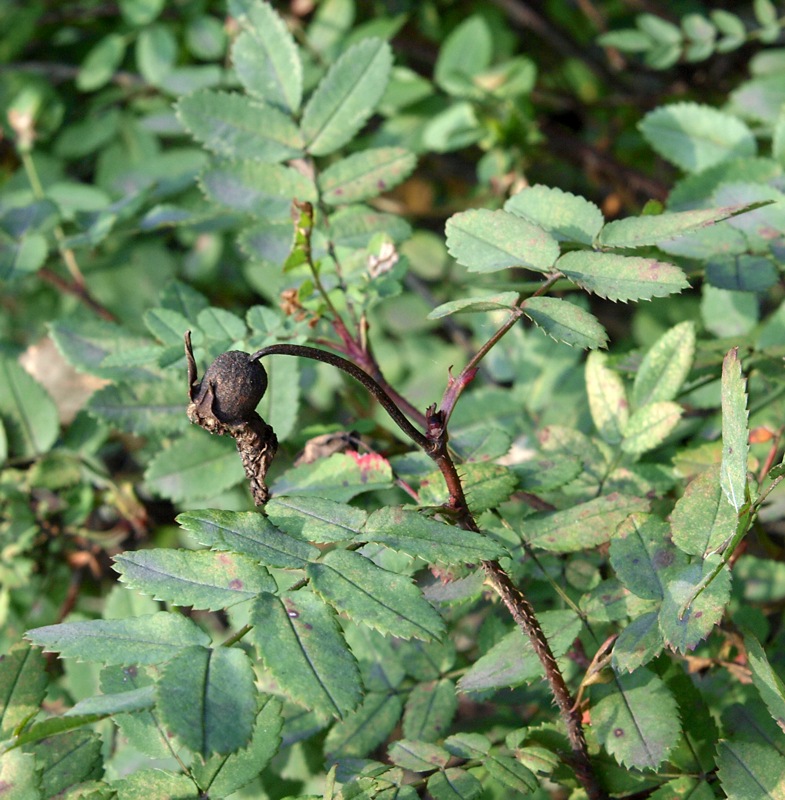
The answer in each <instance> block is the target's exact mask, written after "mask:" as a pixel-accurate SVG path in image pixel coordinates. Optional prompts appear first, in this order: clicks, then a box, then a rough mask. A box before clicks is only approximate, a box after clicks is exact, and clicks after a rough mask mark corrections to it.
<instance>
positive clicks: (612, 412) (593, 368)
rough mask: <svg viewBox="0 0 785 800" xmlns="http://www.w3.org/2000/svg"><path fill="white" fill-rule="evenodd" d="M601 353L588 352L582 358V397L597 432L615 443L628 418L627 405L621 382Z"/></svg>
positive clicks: (620, 436)
mask: <svg viewBox="0 0 785 800" xmlns="http://www.w3.org/2000/svg"><path fill="white" fill-rule="evenodd" d="M607 363H608V357H607V356H606V355H605V353H590V354H589V357H588V358H587V359H586V368H585V373H586V394H587V395H588V398H589V410H590V412H591V416H592V420H593V422H594V425H595V427H596V428H597V431H598V432H599V434H600V436H602V438H603V439H604V440H605V441H606V442H608V443H610V444H618V443H619V442H620V441H621V440H622V438H623V436H624V428H625V426H626V425H627V420H628V419H629V404H628V403H627V393H626V391H625V389H624V383H623V382H622V379H621V377H620V376H619V374H618V373H617V372H615V371H614V370H612V369H611V368H610V367H608V366H607Z"/></svg>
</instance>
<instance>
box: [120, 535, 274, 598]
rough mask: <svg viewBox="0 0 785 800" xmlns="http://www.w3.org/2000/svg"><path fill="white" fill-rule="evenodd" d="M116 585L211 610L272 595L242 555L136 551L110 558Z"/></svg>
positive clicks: (267, 579) (262, 573)
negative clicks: (119, 581)
mask: <svg viewBox="0 0 785 800" xmlns="http://www.w3.org/2000/svg"><path fill="white" fill-rule="evenodd" d="M114 561H115V565H116V566H115V569H116V570H117V572H119V573H120V580H121V581H122V582H123V583H125V584H128V585H129V586H132V587H133V588H134V589H137V590H138V591H140V592H142V594H148V595H151V596H152V597H154V598H155V599H156V600H165V601H166V602H168V603H172V604H173V605H176V606H191V607H193V608H199V609H207V610H208V611H216V610H217V609H221V608H229V607H230V606H233V605H236V604H237V603H242V602H245V601H246V600H250V599H251V598H253V597H255V596H256V595H257V594H259V592H274V591H275V589H276V583H275V581H274V580H273V578H272V576H271V575H270V573H269V572H267V570H266V569H265V568H264V567H261V566H259V563H258V562H257V561H255V560H254V559H252V558H249V557H248V556H243V555H239V554H237V553H216V552H213V551H212V550H171V549H168V548H160V549H156V550H137V551H136V552H127V553H121V554H120V555H118V556H115V557H114Z"/></svg>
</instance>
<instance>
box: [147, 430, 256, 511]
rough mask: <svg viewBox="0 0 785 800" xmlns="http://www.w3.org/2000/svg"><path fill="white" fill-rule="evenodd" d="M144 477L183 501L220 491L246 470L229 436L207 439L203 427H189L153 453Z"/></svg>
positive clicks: (154, 487) (152, 486)
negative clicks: (171, 441) (174, 439)
mask: <svg viewBox="0 0 785 800" xmlns="http://www.w3.org/2000/svg"><path fill="white" fill-rule="evenodd" d="M144 477H145V483H146V484H147V486H148V487H149V488H150V489H151V490H152V491H154V492H155V493H156V494H158V495H161V496H162V497H168V498H169V499H170V500H174V501H176V502H183V501H188V500H191V501H193V500H197V499H199V498H203V497H216V496H218V495H220V494H221V493H222V492H223V491H225V490H226V489H229V488H230V487H232V486H236V485H237V484H238V483H240V482H241V481H243V480H244V479H245V470H243V464H242V461H241V460H240V457H239V456H238V455H237V448H236V447H235V444H234V442H233V441H231V440H230V439H229V438H228V437H227V438H226V439H224V438H218V437H213V438H209V439H208V438H206V437H205V436H204V435H203V432H202V431H198V430H193V432H191V430H189V431H188V432H187V433H186V435H185V436H183V437H181V438H180V439H178V440H177V441H176V442H175V443H174V444H173V445H172V446H171V447H168V448H166V449H165V450H161V451H160V452H159V453H158V454H157V455H156V456H154V457H153V459H152V460H151V461H150V464H149V466H148V467H147V469H146V470H145V474H144Z"/></svg>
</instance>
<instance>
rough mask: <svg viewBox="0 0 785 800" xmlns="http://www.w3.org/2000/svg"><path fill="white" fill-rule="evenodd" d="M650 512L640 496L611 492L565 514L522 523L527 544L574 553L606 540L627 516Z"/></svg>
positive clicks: (535, 516)
mask: <svg viewBox="0 0 785 800" xmlns="http://www.w3.org/2000/svg"><path fill="white" fill-rule="evenodd" d="M648 510H649V503H648V501H646V500H645V499H644V498H642V497H631V496H628V495H623V494H619V493H618V492H613V493H612V494H607V495H603V496H602V497H595V498H594V499H592V500H588V501H587V502H585V503H579V504H578V505H574V506H572V507H571V508H568V509H565V510H564V511H540V512H537V513H536V514H532V515H531V516H530V517H527V518H526V519H525V520H524V521H523V533H524V536H525V537H526V539H527V541H528V542H529V544H531V545H532V546H534V547H540V548H542V549H543V550H550V551H551V552H554V553H574V552H577V551H578V550H584V549H586V548H589V547H596V546H597V545H600V544H604V543H605V542H607V541H609V540H610V538H611V537H612V536H613V533H614V531H615V530H616V528H617V527H618V526H619V524H620V523H621V522H622V521H624V520H625V519H626V518H627V517H628V516H629V515H630V514H633V513H635V512H643V511H648Z"/></svg>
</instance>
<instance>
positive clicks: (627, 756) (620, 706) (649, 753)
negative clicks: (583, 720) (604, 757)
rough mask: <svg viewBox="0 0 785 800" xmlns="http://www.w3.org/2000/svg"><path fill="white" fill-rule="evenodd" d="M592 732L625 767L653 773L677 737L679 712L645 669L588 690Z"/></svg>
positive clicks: (660, 681)
mask: <svg viewBox="0 0 785 800" xmlns="http://www.w3.org/2000/svg"><path fill="white" fill-rule="evenodd" d="M591 695H592V709H591V720H592V728H593V729H594V732H595V734H596V736H597V739H598V740H599V741H600V743H601V744H602V745H603V746H604V747H605V749H606V750H607V751H608V752H609V753H610V754H611V755H612V756H614V758H616V760H617V761H618V762H619V763H620V764H623V765H624V766H626V767H634V768H637V769H656V768H657V767H658V766H659V765H660V764H661V763H662V762H663V761H664V760H665V759H666V758H667V757H668V754H669V753H670V752H671V750H673V748H674V747H675V746H676V744H677V742H678V740H679V736H680V735H681V725H680V723H679V712H678V707H677V705H676V701H675V700H674V698H673V695H672V694H671V693H670V691H669V690H668V687H667V686H666V685H665V683H664V682H663V680H662V679H661V678H660V677H659V676H657V675H655V674H654V673H653V672H652V671H651V670H649V669H647V668H646V667H641V668H640V669H637V670H635V672H633V673H630V674H622V675H616V676H614V679H613V681H611V683H607V684H599V685H596V686H592V687H591Z"/></svg>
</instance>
